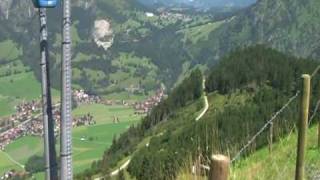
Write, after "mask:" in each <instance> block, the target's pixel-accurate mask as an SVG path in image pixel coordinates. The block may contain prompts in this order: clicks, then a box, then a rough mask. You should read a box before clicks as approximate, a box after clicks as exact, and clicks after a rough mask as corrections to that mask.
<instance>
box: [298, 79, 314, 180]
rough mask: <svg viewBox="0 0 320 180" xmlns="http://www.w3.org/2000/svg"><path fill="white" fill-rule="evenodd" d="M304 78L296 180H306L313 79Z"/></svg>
mask: <svg viewBox="0 0 320 180" xmlns="http://www.w3.org/2000/svg"><path fill="white" fill-rule="evenodd" d="M302 78H303V94H302V99H301V112H300V113H301V114H300V122H299V132H298V148H297V161H296V176H295V180H303V179H304V160H305V157H304V156H305V148H306V136H307V135H306V134H307V128H308V115H309V104H310V80H311V77H310V76H309V75H307V74H304V75H302Z"/></svg>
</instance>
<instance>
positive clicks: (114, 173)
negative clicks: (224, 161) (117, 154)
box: [95, 78, 209, 180]
mask: <svg viewBox="0 0 320 180" xmlns="http://www.w3.org/2000/svg"><path fill="white" fill-rule="evenodd" d="M202 89H203V95H204V96H203V99H204V108H203V110H202V112H201V113H200V114H199V115H198V116H197V118H196V119H195V120H196V121H199V120H200V119H201V118H202V117H203V116H204V115H205V114H206V112H207V111H208V109H209V102H208V97H207V94H206V92H205V89H206V79H205V78H203V80H202ZM130 161H131V159H129V160H127V161H126V162H125V163H124V164H123V165H122V166H120V168H118V169H117V170H114V171H112V172H111V173H110V174H109V176H110V177H113V176H116V175H118V174H119V172H120V171H121V170H123V169H125V168H127V167H128V165H129V164H130ZM104 177H105V176H104ZM104 177H99V178H95V180H100V179H102V178H104Z"/></svg>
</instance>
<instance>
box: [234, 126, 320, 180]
mask: <svg viewBox="0 0 320 180" xmlns="http://www.w3.org/2000/svg"><path fill="white" fill-rule="evenodd" d="M316 131H317V128H316V127H312V128H311V129H309V130H308V141H307V142H308V144H307V151H306V166H305V167H306V176H307V177H308V178H312V177H314V176H315V173H318V175H319V173H320V149H317V136H316ZM296 144H297V133H296V132H293V133H292V134H290V135H289V136H288V137H286V138H284V139H281V140H279V141H278V142H276V143H275V144H274V145H273V152H272V153H271V154H270V153H269V150H268V147H265V148H263V149H260V150H258V151H257V152H255V153H253V154H252V155H250V156H249V157H248V158H246V159H244V160H241V161H240V162H238V163H237V164H236V165H235V167H233V169H232V173H231V179H237V180H238V179H240V180H242V179H243V180H248V179H249V180H250V179H259V180H260V179H261V180H267V179H283V180H285V179H288V180H289V179H294V174H295V162H296V159H295V158H296Z"/></svg>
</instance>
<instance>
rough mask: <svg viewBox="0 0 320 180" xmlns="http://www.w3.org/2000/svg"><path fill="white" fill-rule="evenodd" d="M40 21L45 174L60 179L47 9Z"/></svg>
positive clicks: (52, 178)
mask: <svg viewBox="0 0 320 180" xmlns="http://www.w3.org/2000/svg"><path fill="white" fill-rule="evenodd" d="M39 19H40V55H41V63H40V66H41V85H42V114H43V132H44V134H43V136H44V154H45V164H46V167H45V172H46V179H47V180H56V179H58V174H57V160H56V149H55V136H54V120H53V116H52V101H51V87H50V71H49V50H48V31H47V15H46V9H45V8H39Z"/></svg>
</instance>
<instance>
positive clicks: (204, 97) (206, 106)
mask: <svg viewBox="0 0 320 180" xmlns="http://www.w3.org/2000/svg"><path fill="white" fill-rule="evenodd" d="M202 89H203V99H204V108H203V110H202V112H201V113H200V114H199V116H197V118H196V121H199V120H200V119H201V118H202V117H203V116H204V115H205V114H206V112H207V111H208V109H209V102H208V97H207V94H206V92H205V89H206V79H205V78H203V81H202Z"/></svg>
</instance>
